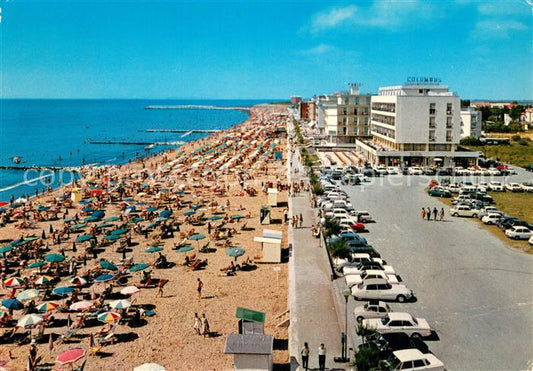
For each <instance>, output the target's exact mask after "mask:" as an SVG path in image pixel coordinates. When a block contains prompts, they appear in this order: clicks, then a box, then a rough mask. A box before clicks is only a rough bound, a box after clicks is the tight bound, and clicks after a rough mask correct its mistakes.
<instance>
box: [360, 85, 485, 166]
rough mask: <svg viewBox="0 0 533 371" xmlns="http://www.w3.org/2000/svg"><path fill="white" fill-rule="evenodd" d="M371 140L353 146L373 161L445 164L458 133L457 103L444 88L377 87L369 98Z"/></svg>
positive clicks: (449, 161)
mask: <svg viewBox="0 0 533 371" xmlns="http://www.w3.org/2000/svg"><path fill="white" fill-rule="evenodd" d="M371 134H372V135H373V141H372V142H366V143H363V142H362V141H358V147H359V148H360V149H361V150H363V151H364V152H365V153H366V154H367V157H368V158H370V159H371V162H374V163H385V164H386V165H402V166H403V165H407V166H410V165H414V164H416V165H446V166H449V165H451V164H452V163H453V162H454V158H456V157H468V156H470V157H473V158H475V157H477V154H475V155H474V154H469V153H457V152H456V151H457V145H458V144H459V140H460V137H461V136H460V134H461V102H460V99H459V96H458V95H457V94H456V93H453V92H450V91H449V90H448V87H447V86H439V85H402V86H390V87H383V88H380V89H379V94H378V95H377V96H373V97H372V106H371Z"/></svg>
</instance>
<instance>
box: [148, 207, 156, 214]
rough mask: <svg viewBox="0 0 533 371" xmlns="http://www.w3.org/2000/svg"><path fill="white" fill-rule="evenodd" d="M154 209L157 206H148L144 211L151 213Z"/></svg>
mask: <svg viewBox="0 0 533 371" xmlns="http://www.w3.org/2000/svg"><path fill="white" fill-rule="evenodd" d="M154 211H157V207H153V206H152V207H149V208H148V209H146V212H148V213H153V212H154Z"/></svg>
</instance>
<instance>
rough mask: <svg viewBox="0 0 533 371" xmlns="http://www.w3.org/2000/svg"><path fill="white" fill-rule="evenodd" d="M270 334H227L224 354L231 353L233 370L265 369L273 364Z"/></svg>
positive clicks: (268, 369)
mask: <svg viewBox="0 0 533 371" xmlns="http://www.w3.org/2000/svg"><path fill="white" fill-rule="evenodd" d="M273 350H274V337H273V336H272V335H244V334H229V335H228V338H227V339H226V346H225V349H224V353H225V354H233V364H234V370H239V371H245V370H246V371H248V370H250V371H251V370H267V371H271V370H272V369H273V366H274V360H273V357H272V352H273Z"/></svg>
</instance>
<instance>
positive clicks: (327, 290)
mask: <svg viewBox="0 0 533 371" xmlns="http://www.w3.org/2000/svg"><path fill="white" fill-rule="evenodd" d="M289 156H290V153H289ZM299 157H300V156H299V154H298V153H297V151H295V154H294V155H293V156H292V157H289V161H291V162H292V164H293V165H292V167H291V169H290V174H289V177H290V179H291V180H292V181H300V179H305V181H307V179H306V178H304V171H303V167H302V164H301V163H300V161H299ZM296 169H298V172H295V170H296ZM310 202H311V201H310V193H309V192H301V193H300V194H299V195H296V196H293V197H292V198H290V199H289V210H290V213H289V215H290V216H292V215H300V214H302V216H303V227H302V228H292V227H290V226H289V228H288V230H289V243H292V246H293V248H292V256H291V258H290V263H289V305H290V310H291V317H290V318H291V322H290V328H289V352H290V356H291V364H292V366H293V369H295V367H294V365H295V363H296V361H297V362H298V363H301V357H300V349H301V347H302V346H303V344H304V342H308V343H309V347H310V350H311V352H310V357H309V368H310V369H318V355H317V350H318V347H319V345H320V344H321V343H324V345H325V346H326V349H327V356H326V368H327V369H347V368H349V367H348V366H347V365H346V364H339V363H336V362H334V359H333V358H334V357H338V356H340V355H341V338H340V336H341V330H342V329H343V327H342V328H341V326H342V324H343V323H344V316H343V315H344V313H343V312H342V313H338V311H337V308H336V306H335V297H334V296H335V295H336V294H335V292H336V291H334V290H333V283H332V281H331V269H330V266H329V261H328V257H327V252H326V250H325V248H322V247H321V246H320V243H319V239H317V238H315V237H314V236H313V235H312V234H311V231H310V228H311V226H312V225H313V224H314V223H316V222H315V213H314V210H313V208H312V207H311V203H310ZM343 301H344V299H343ZM341 309H342V308H341ZM300 369H302V368H300Z"/></svg>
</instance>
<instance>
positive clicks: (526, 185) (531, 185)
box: [522, 182, 533, 192]
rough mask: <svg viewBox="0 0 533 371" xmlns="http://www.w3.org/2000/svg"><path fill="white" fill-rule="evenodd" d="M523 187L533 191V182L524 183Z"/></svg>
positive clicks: (527, 190)
mask: <svg viewBox="0 0 533 371" xmlns="http://www.w3.org/2000/svg"><path fill="white" fill-rule="evenodd" d="M522 189H523V190H524V192H533V182H524V183H522Z"/></svg>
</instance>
